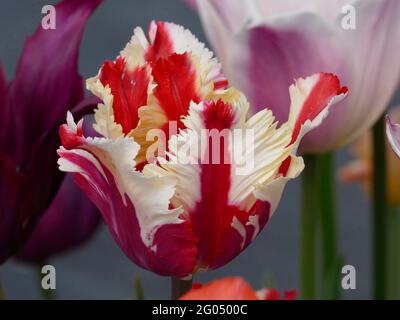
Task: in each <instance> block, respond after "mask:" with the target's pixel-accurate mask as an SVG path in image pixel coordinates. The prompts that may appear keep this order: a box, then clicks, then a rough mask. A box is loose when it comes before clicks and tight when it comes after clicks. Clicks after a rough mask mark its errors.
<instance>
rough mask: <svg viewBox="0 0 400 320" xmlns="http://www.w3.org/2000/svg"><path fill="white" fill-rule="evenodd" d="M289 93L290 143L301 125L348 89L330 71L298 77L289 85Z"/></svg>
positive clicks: (296, 136) (294, 139)
mask: <svg viewBox="0 0 400 320" xmlns="http://www.w3.org/2000/svg"><path fill="white" fill-rule="evenodd" d="M290 93H291V99H292V105H291V111H290V112H291V114H290V119H289V121H292V122H293V121H294V122H293V135H292V143H294V142H295V141H296V140H297V138H298V137H299V134H300V131H301V129H302V127H303V125H304V124H305V123H306V122H307V121H311V122H312V121H314V119H315V118H317V117H318V116H319V115H320V114H321V113H322V112H323V111H324V110H326V109H327V108H328V107H329V106H330V105H331V104H332V102H333V99H335V98H337V97H340V96H343V97H344V96H345V95H346V94H347V93H348V89H347V87H341V85H340V80H339V78H338V77H337V76H335V75H333V74H331V73H320V74H315V75H313V76H311V77H308V78H306V79H298V80H297V81H296V84H295V85H294V86H293V85H292V86H291V88H290ZM293 100H294V101H293ZM304 134H305V133H304Z"/></svg>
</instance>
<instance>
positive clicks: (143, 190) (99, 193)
mask: <svg viewBox="0 0 400 320" xmlns="http://www.w3.org/2000/svg"><path fill="white" fill-rule="evenodd" d="M67 129H68V130H69V132H68V135H69V138H68V141H71V140H74V139H72V138H70V136H71V135H72V134H73V133H74V132H75V133H76V139H75V140H79V139H80V140H81V141H82V144H81V145H76V146H75V147H74V148H73V149H70V150H67V149H65V148H63V147H61V148H60V149H59V150H58V154H59V156H60V159H59V162H58V163H59V166H60V169H61V170H62V171H65V172H71V173H73V174H74V177H75V180H76V182H77V184H78V186H79V187H80V188H81V189H82V190H83V191H84V192H85V193H86V194H87V195H88V197H89V198H90V199H91V200H92V201H93V202H94V203H95V205H96V206H97V207H98V209H99V210H100V212H101V213H102V215H103V218H104V220H105V222H106V224H107V225H108V227H109V229H110V232H111V234H112V235H113V237H114V239H115V241H116V242H117V243H118V245H119V246H120V247H121V249H122V250H123V252H124V253H125V254H126V255H127V256H128V257H129V258H130V259H131V260H132V261H134V262H135V263H136V264H138V265H139V266H141V267H143V268H145V269H148V270H151V271H153V272H156V273H158V274H160V275H168V276H177V277H184V276H188V275H190V274H191V273H192V272H193V269H194V266H195V261H196V259H195V257H196V253H197V250H196V238H195V237H194V235H193V232H192V229H191V225H190V223H189V222H187V221H184V220H181V219H180V218H179V215H180V210H179V209H175V210H170V209H169V199H170V198H171V197H172V195H173V193H174V190H175V187H174V186H175V181H174V180H173V179H170V178H169V177H165V178H154V177H153V178H150V177H145V176H143V175H142V174H141V173H139V172H136V171H135V170H134V166H135V162H134V160H133V159H134V158H135V156H136V154H137V152H138V150H139V146H138V145H137V144H136V143H135V142H134V141H133V139H132V138H129V137H120V138H117V139H115V140H108V139H104V138H94V139H92V138H87V139H86V138H84V137H82V136H81V135H79V126H76V125H75V124H74V122H73V121H72V119H71V117H69V119H68V127H67ZM62 130H66V129H65V127H64V129H62ZM149 192H151V194H152V197H149V196H148V195H149ZM171 250H172V251H173V252H179V255H178V256H175V255H171Z"/></svg>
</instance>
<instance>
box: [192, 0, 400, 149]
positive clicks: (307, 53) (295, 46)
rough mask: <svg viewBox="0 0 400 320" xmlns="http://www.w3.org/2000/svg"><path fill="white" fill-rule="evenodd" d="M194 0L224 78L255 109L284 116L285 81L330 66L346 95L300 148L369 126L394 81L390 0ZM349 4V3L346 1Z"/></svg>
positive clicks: (396, 5)
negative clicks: (347, 93)
mask: <svg viewBox="0 0 400 320" xmlns="http://www.w3.org/2000/svg"><path fill="white" fill-rule="evenodd" d="M189 2H191V4H192V5H193V4H194V2H196V3H195V5H196V7H197V10H198V13H199V15H200V17H201V20H202V25H203V27H204V29H205V32H206V35H207V37H208V40H209V41H210V42H211V44H212V47H213V48H214V50H215V51H216V54H217V56H218V57H219V58H220V60H221V62H222V65H223V67H224V72H225V73H226V75H227V77H228V79H229V80H230V81H231V82H232V83H233V85H235V86H237V87H238V88H240V89H241V90H242V91H243V92H244V93H245V94H246V95H247V97H248V98H249V101H250V103H251V104H252V106H253V108H254V111H257V110H259V108H261V107H263V106H267V107H269V108H271V110H272V111H273V112H274V114H275V116H276V117H277V119H278V120H279V121H286V120H287V118H288V114H289V99H288V96H287V95H286V92H287V88H288V86H289V85H290V84H291V82H292V79H296V78H298V77H301V76H304V75H307V74H312V73H315V72H319V71H327V72H333V73H335V74H337V75H338V76H339V78H340V79H341V80H342V81H343V82H344V83H346V85H348V87H349V88H350V90H351V94H350V95H349V98H348V99H346V101H343V102H342V103H341V104H340V105H338V106H337V107H336V108H335V109H334V110H333V111H332V112H331V113H330V115H329V117H328V118H327V119H326V122H325V123H324V125H323V126H321V127H319V128H318V129H316V130H314V131H313V132H312V133H310V134H309V135H307V137H305V138H304V140H303V142H302V145H301V151H302V152H303V153H321V152H325V151H329V150H332V149H335V148H337V147H340V146H342V145H344V144H346V143H348V142H350V141H352V140H353V139H354V138H356V137H357V136H359V135H361V134H362V133H363V132H365V131H366V130H367V129H368V128H370V127H371V126H372V125H373V124H374V123H375V122H376V120H377V119H378V118H379V117H380V116H381V115H382V114H383V112H384V110H385V108H386V107H387V105H388V103H389V101H390V99H391V97H392V95H393V93H394V92H395V90H396V88H397V87H398V81H399V73H400V59H398V52H400V19H399V16H400V2H399V1H397V0H381V1H374V0H361V1H350V0H340V1H338V0H326V1H319V0H304V1H292V0H280V1H275V0H249V1H241V0H222V1H221V0H201V1H193V0H191V1H189ZM349 5H350V6H349Z"/></svg>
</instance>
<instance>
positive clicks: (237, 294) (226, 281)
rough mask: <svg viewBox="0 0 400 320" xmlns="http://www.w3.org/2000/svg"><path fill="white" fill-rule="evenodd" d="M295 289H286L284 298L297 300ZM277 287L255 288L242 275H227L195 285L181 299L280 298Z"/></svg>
mask: <svg viewBox="0 0 400 320" xmlns="http://www.w3.org/2000/svg"><path fill="white" fill-rule="evenodd" d="M296 296H297V292H296V291H295V290H289V291H285V292H284V294H283V298H282V299H283V300H295V299H296ZM280 299H281V297H280V294H279V292H278V291H277V290H276V289H262V290H259V291H254V290H253V288H252V287H251V286H250V285H249V284H248V283H247V282H246V281H245V280H244V279H242V278H240V277H227V278H222V279H218V280H214V281H211V282H209V283H207V284H206V285H204V286H203V285H194V286H193V289H192V290H190V291H189V292H187V293H186V294H184V295H183V296H182V297H181V298H180V300H280Z"/></svg>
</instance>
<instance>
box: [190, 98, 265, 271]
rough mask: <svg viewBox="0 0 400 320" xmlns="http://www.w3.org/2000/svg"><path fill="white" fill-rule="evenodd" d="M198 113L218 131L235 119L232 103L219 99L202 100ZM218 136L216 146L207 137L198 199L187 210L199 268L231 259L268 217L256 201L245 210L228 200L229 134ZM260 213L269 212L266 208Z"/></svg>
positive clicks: (255, 233)
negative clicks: (196, 239) (204, 101)
mask: <svg viewBox="0 0 400 320" xmlns="http://www.w3.org/2000/svg"><path fill="white" fill-rule="evenodd" d="M201 116H202V118H203V123H204V126H205V129H209V130H212V129H214V130H217V131H218V132H220V133H221V132H222V130H224V129H231V128H232V127H233V124H234V120H235V115H234V110H233V108H232V106H231V105H229V104H227V103H225V102H223V101H222V100H219V101H217V102H208V103H205V104H204V109H203V110H202V111H201ZM219 139H220V145H219V149H218V148H216V146H217V147H218V145H216V142H215V140H214V141H213V138H211V137H209V141H208V142H209V144H208V152H207V153H206V155H205V158H204V159H202V162H201V164H200V166H199V169H200V177H199V179H200V182H199V183H200V199H199V201H198V202H197V204H196V205H195V207H194V209H193V210H192V211H191V212H190V221H191V222H192V225H193V230H194V232H195V234H196V236H197V237H198V239H199V243H198V248H199V258H198V262H197V264H198V267H199V268H211V269H214V268H218V267H220V266H222V265H224V264H226V263H227V262H229V261H230V260H232V259H233V258H234V257H235V256H237V255H238V254H239V253H240V252H241V251H242V250H243V249H244V248H245V247H246V246H247V245H249V244H250V243H251V241H252V240H253V239H254V237H255V236H256V235H257V234H258V232H259V231H260V230H261V228H262V227H263V226H264V225H265V223H266V221H267V220H268V217H267V218H266V219H265V218H264V217H260V216H259V215H260V209H261V207H260V203H256V204H255V205H254V206H253V207H252V208H250V210H248V211H245V210H241V209H239V208H238V207H237V206H235V205H232V204H231V203H230V201H229V191H230V188H231V176H232V165H231V164H230V163H229V161H227V160H228V159H229V158H230V154H229V153H230V150H229V147H228V146H229V141H228V139H229V138H227V137H226V136H224V135H222V136H221V138H219ZM216 153H217V157H215V155H216ZM214 159H215V160H214ZM218 159H219V160H218ZM264 213H266V214H267V215H269V210H266V211H265V212H263V214H264ZM250 216H253V217H254V220H253V219H252V221H254V224H255V225H252V224H251V223H248V221H249V217H250Z"/></svg>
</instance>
